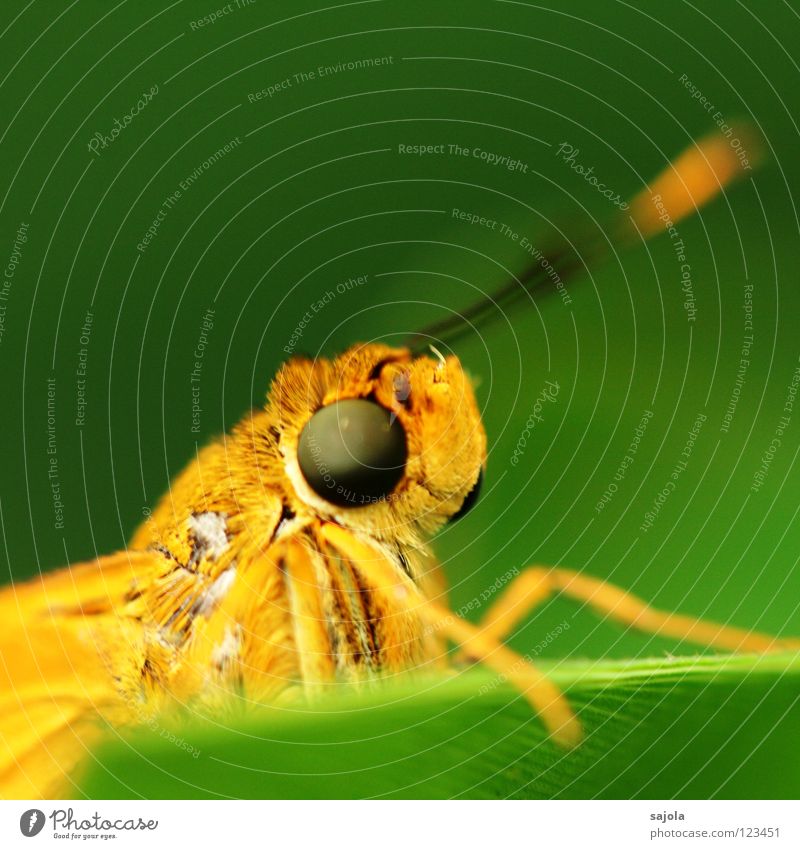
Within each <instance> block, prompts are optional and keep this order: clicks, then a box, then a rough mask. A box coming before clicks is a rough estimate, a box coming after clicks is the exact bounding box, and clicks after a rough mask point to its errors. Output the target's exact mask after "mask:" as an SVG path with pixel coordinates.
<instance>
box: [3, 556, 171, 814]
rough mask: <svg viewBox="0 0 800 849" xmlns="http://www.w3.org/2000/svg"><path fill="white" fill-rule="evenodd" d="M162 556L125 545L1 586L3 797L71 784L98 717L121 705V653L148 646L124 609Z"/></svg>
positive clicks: (51, 792) (61, 790)
mask: <svg viewBox="0 0 800 849" xmlns="http://www.w3.org/2000/svg"><path fill="white" fill-rule="evenodd" d="M159 559H160V556H159V555H158V554H157V553H154V552H130V553H128V552H121V553H119V554H115V555H111V556H108V557H102V558H99V559H98V560H95V561H91V562H87V563H83V564H79V565H76V566H73V567H71V568H69V569H61V570H58V571H56V572H51V573H49V574H44V575H42V576H40V577H37V578H34V579H32V580H30V581H27V582H25V583H18V584H14V585H12V586H9V587H5V588H3V589H2V590H0V620H2V622H3V628H2V630H1V631H0V717H2V721H1V722H0V796H2V797H4V798H17V799H19V798H23V799H28V798H39V797H44V798H49V797H56V796H62V795H64V794H65V793H68V792H69V789H70V781H69V778H70V775H71V773H72V771H73V770H74V768H75V766H76V764H77V763H78V761H79V760H80V759H81V758H82V757H83V756H85V755H86V753H87V751H88V749H89V748H90V747H91V745H92V743H93V741H94V740H95V738H96V736H97V735H98V734H99V733H100V723H98V720H100V719H101V718H106V719H111V720H112V721H113V718H114V714H115V711H118V710H119V682H118V680H117V679H116V678H115V674H116V672H115V669H116V668H117V667H118V666H119V656H120V653H122V652H127V653H134V654H135V653H137V652H141V651H142V648H141V644H142V639H141V635H140V634H139V633H137V627H136V620H135V619H134V618H131V617H129V616H125V615H122V610H123V608H124V606H125V604H126V599H128V598H130V597H131V595H132V594H133V595H135V593H136V589H135V588H136V586H137V585H138V584H139V583H140V582H142V581H146V580H147V576H148V575H149V573H151V572H152V571H153V570H154V569H157V568H159V566H160V563H159ZM134 668H138V667H135V665H134Z"/></svg>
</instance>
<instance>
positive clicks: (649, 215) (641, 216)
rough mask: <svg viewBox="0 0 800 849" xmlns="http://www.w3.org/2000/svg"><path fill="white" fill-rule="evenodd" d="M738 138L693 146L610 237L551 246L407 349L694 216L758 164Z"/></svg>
mask: <svg viewBox="0 0 800 849" xmlns="http://www.w3.org/2000/svg"><path fill="white" fill-rule="evenodd" d="M737 138H738V140H739V141H740V142H743V143H742V144H741V145H740V146H738V147H737V146H734V145H733V144H731V141H732V140H729V139H728V138H727V137H726V136H723V135H722V134H720V133H719V132H715V133H712V134H710V135H708V136H705V137H704V138H701V139H700V140H698V141H696V142H694V143H693V144H692V145H691V146H690V147H688V148H687V149H686V150H685V151H683V153H681V154H680V155H679V156H678V157H677V158H676V159H674V160H673V161H672V162H670V163H669V164H668V165H667V167H666V168H664V170H663V171H662V172H661V173H660V174H659V175H658V176H657V177H656V178H655V179H654V180H652V181H651V182H650V183H649V184H648V185H647V186H645V188H644V189H642V191H640V192H639V193H638V194H637V195H636V196H635V197H634V198H633V199H632V200H631V201H630V202H629V203H628V208H627V209H626V210H625V212H622V213H620V215H619V216H617V219H616V220H615V221H613V222H612V223H611V226H610V228H609V230H610V232H609V233H607V234H606V233H603V234H600V235H598V236H596V237H594V238H593V240H591V243H590V244H589V245H584V246H583V248H582V250H581V251H580V252H578V251H576V250H575V248H574V247H573V246H572V245H571V244H570V243H569V242H568V241H567V240H562V241H561V242H558V243H556V244H555V245H553V246H552V247H551V248H550V249H549V250H546V251H543V252H542V253H541V254H540V255H539V256H538V257H537V259H536V260H535V261H534V262H532V263H531V264H530V265H528V266H527V267H526V268H525V269H524V270H523V271H522V272H521V273H520V274H518V275H516V276H514V277H513V279H512V280H510V281H509V282H508V283H506V284H505V285H503V286H501V287H500V288H499V289H497V290H496V291H495V292H493V293H492V294H490V295H486V296H484V297H482V298H481V299H480V300H478V301H475V302H474V303H473V304H471V305H470V306H468V307H466V308H465V309H463V310H461V311H460V312H458V313H453V314H452V315H449V316H447V317H446V318H443V319H441V320H439V321H436V322H433V323H431V324H429V325H427V326H426V327H424V328H422V329H421V330H419V331H417V333H415V334H414V335H413V339H412V342H411V345H410V347H411V349H412V350H413V351H414V352H415V353H423V352H425V351H426V350H427V347H428V345H429V344H430V343H431V342H439V343H445V344H447V345H452V343H453V342H454V341H456V340H457V339H458V338H460V337H461V336H463V335H464V334H466V333H469V332H470V331H472V330H475V329H477V328H480V327H483V326H484V325H485V324H487V323H488V322H490V321H491V320H493V319H495V318H497V317H498V316H499V315H500V314H501V312H502V310H504V309H505V308H506V307H508V306H510V305H511V304H513V303H514V302H516V301H518V300H521V299H522V298H524V297H526V296H527V297H529V298H536V299H537V300H539V299H541V298H543V297H546V296H548V295H551V294H553V293H555V292H557V291H560V290H561V291H563V290H564V287H565V285H566V283H567V282H569V281H570V280H571V279H573V278H574V277H575V276H577V275H578V274H580V273H581V271H588V270H589V269H590V268H592V267H593V266H594V265H596V264H597V262H598V261H600V260H602V259H603V257H605V256H607V255H608V254H609V253H611V250H612V246H613V247H614V248H617V249H618V248H627V247H630V246H632V245H634V244H636V243H637V242H639V241H641V240H642V239H645V240H646V239H650V238H652V237H653V236H656V235H658V234H659V233H661V232H664V231H665V230H669V229H670V227H674V226H675V225H676V224H677V223H678V222H679V221H681V220H682V219H683V218H686V217H688V216H690V215H692V214H694V213H695V212H698V211H699V210H700V209H701V208H702V207H703V206H704V205H705V204H707V203H708V202H709V201H711V200H713V199H714V198H715V197H716V196H717V195H719V194H720V193H722V192H723V191H724V190H725V188H726V186H728V185H730V184H731V183H732V182H733V181H734V180H735V179H736V178H737V177H739V176H742V175H743V174H745V173H747V170H749V169H751V168H752V167H753V166H754V165H755V164H756V163H757V162H758V161H759V160H760V159H761V144H760V142H759V139H758V136H757V134H756V133H755V132H754V131H753V130H752V129H751V128H750V127H749V126H745V127H740V130H739V133H738V136H737ZM744 150H746V151H747V159H746V160H744V162H743V160H742V158H741V156H742V155H743V154H742V151H744Z"/></svg>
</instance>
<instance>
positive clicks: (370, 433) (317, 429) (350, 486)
mask: <svg viewBox="0 0 800 849" xmlns="http://www.w3.org/2000/svg"><path fill="white" fill-rule="evenodd" d="M407 458H408V448H407V446H406V432H405V430H404V429H403V426H402V425H401V424H400V422H399V421H398V420H397V419H396V418H393V417H392V416H391V414H390V413H389V411H388V410H387V409H386V408H385V407H382V406H381V405H380V404H376V403H375V402H374V401H367V400H366V399H361V398H353V399H347V400H344V401H337V402H336V403H334V404H329V405H328V406H327V407H322V408H321V409H319V410H317V412H316V413H314V415H313V416H312V417H311V418H310V419H309V420H308V422H307V423H306V426H305V427H304V428H303V431H302V433H301V434H300V441H299V443H298V446H297V459H298V462H299V463H300V471H301V472H302V473H303V477H304V478H305V479H306V482H307V483H308V485H309V486H310V487H311V489H313V490H314V492H316V493H317V495H319V496H321V497H322V498H324V499H325V500H326V501H329V502H330V503H331V504H337V505H339V506H342V507H358V506H361V505H365V504H371V503H373V502H375V501H378V500H379V499H381V498H384V497H385V496H387V495H388V494H389V493H390V492H391V491H392V490H393V489H394V488H395V486H397V484H398V482H399V481H400V478H402V477H403V472H404V471H405V466H406V459H407Z"/></svg>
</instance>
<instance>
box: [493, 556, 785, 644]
mask: <svg viewBox="0 0 800 849" xmlns="http://www.w3.org/2000/svg"><path fill="white" fill-rule="evenodd" d="M557 592H561V593H564V595H566V596H569V597H570V598H573V599H576V600H578V601H582V602H584V603H585V604H588V605H589V606H590V607H592V608H593V609H594V610H595V611H597V612H598V613H601V614H604V615H606V616H608V617H609V618H610V619H614V620H615V621H617V622H620V623H622V624H623V625H628V626H630V627H633V628H636V629H638V630H640V631H644V632H646V633H649V634H657V635H659V636H664V637H671V638H673V639H677V640H688V641H690V642H693V643H699V644H701V645H705V646H709V647H711V648H716V649H723V650H727V651H732V652H755V653H759V654H760V653H763V652H768V651H776V650H780V649H798V648H800V640H791V639H778V638H776V637H772V636H770V635H768V634H761V633H758V632H755V631H747V630H745V629H743V628H735V627H732V626H729V625H720V624H718V623H716V622H709V621H707V620H704V619H697V618H695V617H693V616H685V615H683V614H679V613H670V612H667V611H662V610H657V609H655V608H653V607H650V605H648V604H647V603H646V602H645V601H643V600H642V599H640V598H637V597H636V596H635V595H632V594H631V593H629V592H627V591H626V590H623V589H621V588H620V587H617V586H614V584H610V583H608V582H606V581H603V580H600V579H599V578H593V577H591V576H589V575H584V574H581V573H580V572H576V571H574V570H572V569H562V568H558V567H555V568H551V567H546V566H532V567H529V568H528V569H526V570H525V571H524V572H523V573H522V574H521V575H520V576H519V577H518V578H516V580H515V581H514V582H513V583H512V584H511V585H510V586H509V588H508V589H507V590H506V591H505V592H504V593H503V594H502V595H501V596H500V598H499V599H498V600H497V601H496V602H495V603H494V604H493V605H491V607H490V608H489V610H488V611H487V612H486V614H485V615H484V617H483V618H482V619H481V622H480V629H481V631H482V633H483V634H485V635H486V637H487V638H489V639H492V640H504V639H506V638H507V637H508V636H509V635H510V634H511V633H513V630H514V627H515V626H516V625H517V624H518V623H519V622H520V621H521V620H522V619H523V618H524V617H525V616H527V615H528V614H529V613H530V612H531V610H533V609H534V608H535V607H536V606H538V605H539V604H541V603H542V602H543V601H545V600H546V599H547V598H549V597H550V596H551V595H553V594H554V593H557Z"/></svg>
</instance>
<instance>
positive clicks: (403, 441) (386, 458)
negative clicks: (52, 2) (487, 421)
mask: <svg viewBox="0 0 800 849" xmlns="http://www.w3.org/2000/svg"><path fill="white" fill-rule="evenodd" d="M268 409H271V410H272V411H273V413H274V415H275V416H278V417H279V418H280V422H279V425H278V430H279V432H280V451H281V456H282V460H283V464H284V471H285V475H286V484H287V486H288V488H289V492H287V495H290V496H292V497H293V498H294V499H296V500H297V502H299V505H300V508H301V509H303V508H305V509H307V510H309V511H313V512H315V513H317V514H319V515H322V516H323V517H326V518H331V519H334V520H335V521H338V522H340V523H341V524H343V525H345V526H348V527H352V528H354V529H361V530H365V531H368V532H370V533H372V534H379V535H381V534H383V533H385V534H386V535H387V536H397V535H399V536H401V537H402V536H405V535H408V536H409V537H413V536H416V535H418V534H419V532H423V533H430V532H432V531H435V530H436V529H437V528H439V527H441V526H442V525H443V524H444V523H445V522H447V521H449V520H452V519H454V518H457V517H458V516H460V515H463V513H464V512H466V510H468V509H469V507H471V505H472V504H473V503H474V502H475V501H476V497H477V493H478V490H479V487H480V480H481V477H482V471H483V467H484V465H485V462H486V434H485V432H484V429H483V425H482V424H481V420H480V414H479V411H478V406H477V403H476V401H475V395H474V392H473V388H472V384H471V382H470V379H469V377H468V376H467V375H466V373H465V372H464V370H463V369H462V367H461V364H460V363H459V361H458V359H457V358H456V357H444V356H442V355H441V354H439V353H438V352H435V351H431V354H430V356H412V354H411V353H410V352H409V351H407V350H405V349H397V348H389V347H386V346H383V345H356V346H354V347H352V348H350V349H349V350H347V351H345V352H344V353H343V354H342V355H341V356H339V357H338V358H336V359H335V360H331V361H329V360H315V361H312V360H306V359H294V360H290V361H289V362H288V363H287V364H286V365H285V366H284V368H283V369H282V370H281V372H280V373H279V374H278V376H277V378H276V380H275V383H274V384H273V388H272V392H271V395H270V405H269V407H268ZM404 531H405V532H406V533H404Z"/></svg>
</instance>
